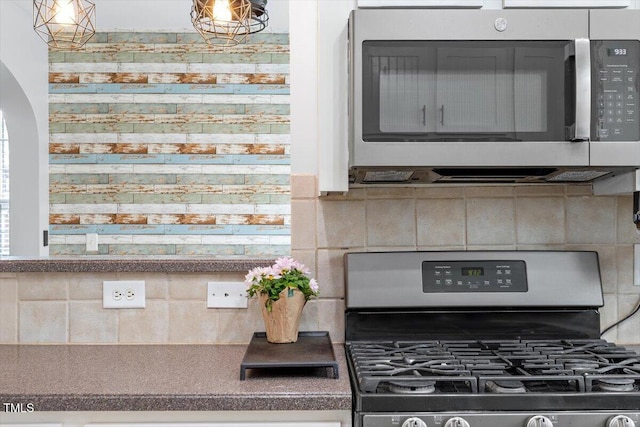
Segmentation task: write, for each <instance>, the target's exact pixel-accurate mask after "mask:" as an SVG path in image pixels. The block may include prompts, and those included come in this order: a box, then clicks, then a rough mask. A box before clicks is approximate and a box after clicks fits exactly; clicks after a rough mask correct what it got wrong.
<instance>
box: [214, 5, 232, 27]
mask: <svg viewBox="0 0 640 427" xmlns="http://www.w3.org/2000/svg"><path fill="white" fill-rule="evenodd" d="M213 20H214V21H227V22H231V6H230V5H229V0H215V2H214V4H213Z"/></svg>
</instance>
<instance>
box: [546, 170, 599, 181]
mask: <svg viewBox="0 0 640 427" xmlns="http://www.w3.org/2000/svg"><path fill="white" fill-rule="evenodd" d="M609 173H611V172H610V171H605V170H598V169H589V170H566V171H563V172H561V173H559V174H557V175H554V176H552V177H550V178H549V179H547V181H549V182H589V181H592V180H594V179H597V178H601V177H603V176H605V175H608V174H609Z"/></svg>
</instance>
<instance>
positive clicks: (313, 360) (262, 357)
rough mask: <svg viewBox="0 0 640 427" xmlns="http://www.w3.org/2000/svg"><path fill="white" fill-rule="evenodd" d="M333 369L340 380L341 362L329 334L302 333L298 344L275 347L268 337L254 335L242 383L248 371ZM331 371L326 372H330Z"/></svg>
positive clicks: (320, 332)
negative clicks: (339, 368)
mask: <svg viewBox="0 0 640 427" xmlns="http://www.w3.org/2000/svg"><path fill="white" fill-rule="evenodd" d="M283 368H331V369H332V371H333V378H336V379H337V378H338V362H337V361H336V356H335V354H334V352H333V345H332V344H331V338H330V337H329V332H327V331H314V332H299V333H298V341H296V342H294V343H290V344H274V343H270V342H268V341H267V336H266V333H264V332H255V333H254V334H253V337H252V338H251V342H250V343H249V346H248V347H247V351H246V352H245V354H244V358H243V359H242V363H241V364H240V380H244V379H245V378H246V370H247V369H283ZM328 371H329V369H327V372H328Z"/></svg>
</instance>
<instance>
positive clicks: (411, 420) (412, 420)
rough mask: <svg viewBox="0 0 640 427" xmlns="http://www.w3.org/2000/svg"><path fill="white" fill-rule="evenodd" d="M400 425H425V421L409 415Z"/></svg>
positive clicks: (412, 426) (403, 426)
mask: <svg viewBox="0 0 640 427" xmlns="http://www.w3.org/2000/svg"><path fill="white" fill-rule="evenodd" d="M402 427H427V423H425V422H424V421H422V420H421V419H420V418H416V417H411V418H409V419H408V420H407V421H405V422H403V423H402Z"/></svg>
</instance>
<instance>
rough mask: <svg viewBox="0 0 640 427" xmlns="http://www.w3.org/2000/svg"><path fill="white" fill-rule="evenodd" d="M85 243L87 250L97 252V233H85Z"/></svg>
mask: <svg viewBox="0 0 640 427" xmlns="http://www.w3.org/2000/svg"><path fill="white" fill-rule="evenodd" d="M85 244H86V251H87V252H98V235H97V234H96V233H87V235H86V240H85Z"/></svg>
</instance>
